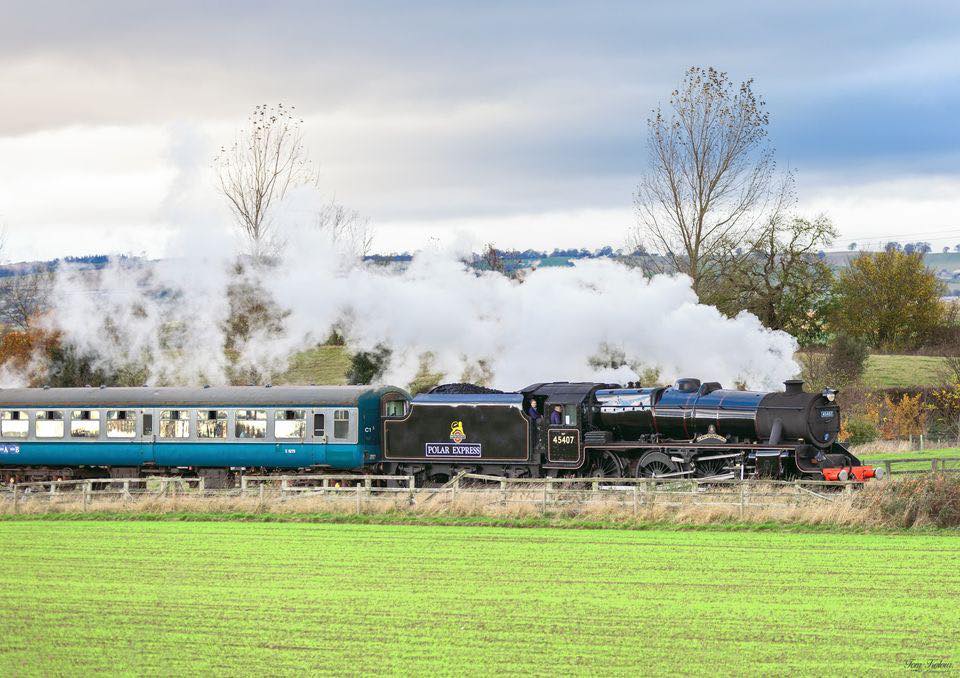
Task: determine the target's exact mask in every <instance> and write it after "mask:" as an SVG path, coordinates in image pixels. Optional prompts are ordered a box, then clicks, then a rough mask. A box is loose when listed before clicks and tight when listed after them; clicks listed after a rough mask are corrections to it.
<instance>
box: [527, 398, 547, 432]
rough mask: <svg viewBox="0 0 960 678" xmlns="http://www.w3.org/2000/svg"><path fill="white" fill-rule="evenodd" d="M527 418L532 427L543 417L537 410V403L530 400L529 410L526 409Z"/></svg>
mask: <svg viewBox="0 0 960 678" xmlns="http://www.w3.org/2000/svg"><path fill="white" fill-rule="evenodd" d="M527 416H528V417H530V423H532V424H533V425H534V426H536V425H537V423H538V422H539V421H540V420H541V419H543V415H542V414H540V412H539V410H537V401H536V400H533V399H532V398H531V399H530V402H529V409H527Z"/></svg>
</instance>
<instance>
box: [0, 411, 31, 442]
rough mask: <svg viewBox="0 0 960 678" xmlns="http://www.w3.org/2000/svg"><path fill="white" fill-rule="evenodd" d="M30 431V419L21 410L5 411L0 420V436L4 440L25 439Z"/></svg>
mask: <svg viewBox="0 0 960 678" xmlns="http://www.w3.org/2000/svg"><path fill="white" fill-rule="evenodd" d="M29 430H30V417H29V415H28V414H27V413H26V412H24V411H23V410H6V411H5V412H4V413H3V419H0V434H2V435H3V437H4V438H26V437H27V433H28V432H29Z"/></svg>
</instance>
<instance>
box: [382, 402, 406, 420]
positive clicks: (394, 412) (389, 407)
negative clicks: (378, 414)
mask: <svg viewBox="0 0 960 678" xmlns="http://www.w3.org/2000/svg"><path fill="white" fill-rule="evenodd" d="M406 413H407V401H406V400H388V401H386V402H385V403H383V416H385V417H402V416H403V415H405V414H406Z"/></svg>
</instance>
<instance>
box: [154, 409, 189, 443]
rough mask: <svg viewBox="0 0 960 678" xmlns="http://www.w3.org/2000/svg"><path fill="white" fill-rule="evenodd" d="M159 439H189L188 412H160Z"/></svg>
mask: <svg viewBox="0 0 960 678" xmlns="http://www.w3.org/2000/svg"><path fill="white" fill-rule="evenodd" d="M160 437H161V438H189V437H190V410H161V411H160Z"/></svg>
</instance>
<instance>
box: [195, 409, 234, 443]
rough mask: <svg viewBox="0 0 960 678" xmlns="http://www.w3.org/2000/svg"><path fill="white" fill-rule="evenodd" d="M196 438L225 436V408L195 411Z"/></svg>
mask: <svg viewBox="0 0 960 678" xmlns="http://www.w3.org/2000/svg"><path fill="white" fill-rule="evenodd" d="M197 437H198V438H226V437H227V412H226V410H200V411H199V412H197Z"/></svg>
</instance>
